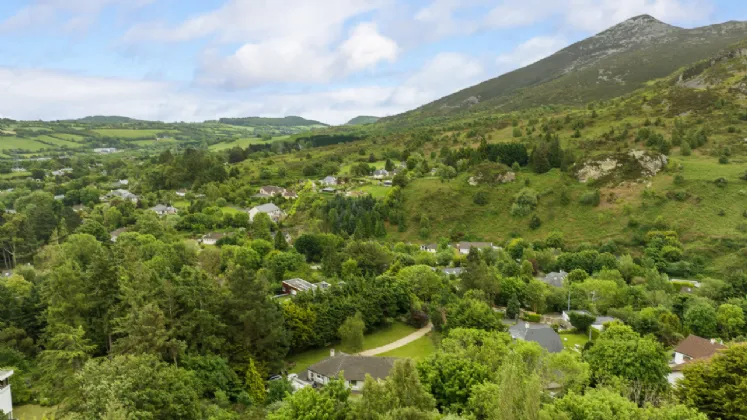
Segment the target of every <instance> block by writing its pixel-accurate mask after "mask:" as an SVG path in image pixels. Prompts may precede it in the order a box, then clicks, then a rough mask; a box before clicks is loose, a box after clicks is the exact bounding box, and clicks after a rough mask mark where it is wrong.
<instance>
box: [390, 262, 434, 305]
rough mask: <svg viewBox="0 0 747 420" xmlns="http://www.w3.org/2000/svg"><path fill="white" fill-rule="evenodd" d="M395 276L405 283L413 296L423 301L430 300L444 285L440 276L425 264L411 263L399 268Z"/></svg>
mask: <svg viewBox="0 0 747 420" xmlns="http://www.w3.org/2000/svg"><path fill="white" fill-rule="evenodd" d="M397 278H398V279H399V280H401V281H402V282H403V283H404V284H407V285H408V286H409V287H410V289H411V290H412V292H413V293H414V294H415V296H417V297H418V299H420V300H421V301H423V302H430V301H432V300H433V299H435V297H436V296H438V295H439V294H440V293H441V291H442V290H443V287H444V282H443V279H442V278H441V276H439V275H438V274H437V273H435V272H434V271H433V270H432V269H431V267H429V266H427V265H413V266H410V267H405V268H403V269H401V270H399V273H397Z"/></svg>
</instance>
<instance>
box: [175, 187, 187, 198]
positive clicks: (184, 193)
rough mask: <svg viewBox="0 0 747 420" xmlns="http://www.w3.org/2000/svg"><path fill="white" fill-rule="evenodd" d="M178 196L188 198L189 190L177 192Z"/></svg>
mask: <svg viewBox="0 0 747 420" xmlns="http://www.w3.org/2000/svg"><path fill="white" fill-rule="evenodd" d="M176 196H177V197H186V196H187V190H185V189H184V188H182V189H181V190H177V191H176Z"/></svg>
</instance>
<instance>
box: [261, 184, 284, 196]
mask: <svg viewBox="0 0 747 420" xmlns="http://www.w3.org/2000/svg"><path fill="white" fill-rule="evenodd" d="M285 191H286V190H285V188H283V187H276V186H274V185H265V186H264V187H262V188H260V189H259V193H260V194H264V195H268V196H275V195H283V194H285Z"/></svg>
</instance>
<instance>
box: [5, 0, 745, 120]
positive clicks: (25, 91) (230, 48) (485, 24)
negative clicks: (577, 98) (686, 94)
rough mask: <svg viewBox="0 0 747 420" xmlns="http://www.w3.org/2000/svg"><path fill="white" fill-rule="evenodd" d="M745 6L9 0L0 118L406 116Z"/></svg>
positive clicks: (471, 0)
mask: <svg viewBox="0 0 747 420" xmlns="http://www.w3.org/2000/svg"><path fill="white" fill-rule="evenodd" d="M644 13H647V14H651V15H653V16H654V17H656V18H658V19H660V20H662V21H664V22H667V23H670V24H675V25H678V26H683V27H695V26H701V25H707V24H711V23H718V22H724V21H727V20H747V2H745V1H744V0H411V1H402V0H26V1H22V0H2V2H0V116H1V117H10V118H18V119H63V118H76V117H82V116H85V115H94V114H96V115H99V114H106V115H126V116H130V117H135V118H143V119H160V120H166V121H202V120H206V119H215V118H218V117H229V116H250V115H259V116H282V115H302V116H304V117H308V118H314V119H319V120H322V121H325V122H329V123H334V124H339V123H343V122H345V121H346V120H348V119H349V118H351V117H354V116H356V115H378V116H385V115H392V114H396V113H399V112H403V111H406V110H409V109H413V108H416V107H418V106H420V105H423V104H425V103H428V102H430V101H432V100H435V99H438V98H439V97H441V96H444V95H447V94H449V93H452V92H454V91H457V90H459V89H462V88H465V87H468V86H470V85H473V84H475V83H478V82H480V81H483V80H486V79H489V78H491V77H495V76H497V75H499V74H502V73H504V72H506V71H510V70H512V69H515V68H519V67H522V66H524V65H527V64H530V63H532V62H534V61H536V60H538V59H541V58H543V57H545V56H547V55H550V54H552V53H554V52H555V51H557V50H559V49H561V48H564V47H565V46H567V45H569V44H571V43H573V42H575V41H578V40H581V39H583V38H585V37H588V36H590V35H593V34H595V33H597V32H599V31H601V30H604V29H606V28H607V27H609V26H612V25H614V24H616V23H619V22H621V21H623V20H625V19H627V18H630V17H633V16H636V15H639V14H644Z"/></svg>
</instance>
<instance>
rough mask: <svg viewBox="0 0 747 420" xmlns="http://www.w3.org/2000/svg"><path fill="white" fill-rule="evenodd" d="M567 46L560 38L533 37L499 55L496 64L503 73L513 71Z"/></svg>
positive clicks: (566, 42)
mask: <svg viewBox="0 0 747 420" xmlns="http://www.w3.org/2000/svg"><path fill="white" fill-rule="evenodd" d="M567 45H568V41H566V40H565V39H564V38H562V37H551V36H538V37H534V38H531V39H529V40H527V41H525V42H522V43H521V44H519V45H517V46H516V47H515V48H514V49H513V50H511V51H510V52H508V53H505V54H501V55H499V56H498V57H497V58H496V63H497V64H498V67H499V68H500V69H501V70H503V71H510V70H515V69H518V68H521V67H524V66H528V65H529V64H532V63H535V62H537V61H539V60H541V59H543V58H545V57H547V56H550V55H552V54H554V53H555V52H557V51H558V50H560V49H562V48H563V47H565V46H567Z"/></svg>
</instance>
